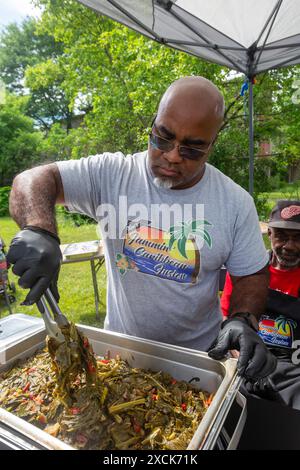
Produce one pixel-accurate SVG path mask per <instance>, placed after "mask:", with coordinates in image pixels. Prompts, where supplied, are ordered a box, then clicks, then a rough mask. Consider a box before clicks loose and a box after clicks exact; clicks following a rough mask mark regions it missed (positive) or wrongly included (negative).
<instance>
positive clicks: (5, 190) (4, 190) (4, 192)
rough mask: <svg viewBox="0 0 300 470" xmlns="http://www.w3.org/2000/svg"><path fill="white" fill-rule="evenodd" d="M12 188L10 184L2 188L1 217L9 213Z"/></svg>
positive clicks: (0, 197) (0, 199)
mask: <svg viewBox="0 0 300 470" xmlns="http://www.w3.org/2000/svg"><path fill="white" fill-rule="evenodd" d="M10 190H11V187H10V186H3V187H2V188H0V217H4V216H5V215H9V208H8V201H9V194H10Z"/></svg>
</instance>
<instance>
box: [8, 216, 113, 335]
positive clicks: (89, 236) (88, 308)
mask: <svg viewBox="0 0 300 470" xmlns="http://www.w3.org/2000/svg"><path fill="white" fill-rule="evenodd" d="M58 226H59V235H60V238H61V242H62V243H72V242H78V241H87V240H96V239H97V238H98V236H97V233H96V225H82V226H80V227H76V226H75V225H73V223H71V222H69V221H67V222H66V221H65V220H63V218H62V217H59V222H58ZM17 232H18V227H17V225H16V224H15V223H14V222H13V220H12V219H10V218H9V217H2V218H0V236H1V237H2V238H3V239H4V241H5V243H6V245H9V243H10V241H11V239H12V238H13V237H14V235H15V234H16V233H17ZM9 279H10V281H11V282H15V283H16V285H17V302H15V303H13V304H12V310H13V313H26V314H32V315H39V313H38V311H37V308H36V306H33V307H24V306H21V305H20V302H22V300H23V299H24V298H25V295H26V292H27V291H25V290H23V289H21V288H20V287H19V286H18V278H17V277H16V276H14V274H12V272H11V270H10V271H9ZM97 279H98V289H99V294H100V297H101V301H102V305H100V306H99V310H100V316H101V321H96V318H95V303H94V290H93V282H92V275H91V267H90V263H89V262H82V263H71V264H68V265H63V266H62V268H61V272H60V276H59V283H58V287H59V292H60V296H61V299H60V308H61V310H62V311H63V312H64V313H65V314H66V315H67V316H68V318H69V319H70V320H72V321H75V322H76V323H85V324H88V325H93V326H98V327H102V326H103V320H104V316H105V305H104V304H105V297H106V272H105V266H104V265H103V266H102V267H101V269H100V271H99V272H98V274H97ZM0 312H1V316H4V315H6V314H8V310H7V308H6V305H5V302H4V299H2V298H1V297H0Z"/></svg>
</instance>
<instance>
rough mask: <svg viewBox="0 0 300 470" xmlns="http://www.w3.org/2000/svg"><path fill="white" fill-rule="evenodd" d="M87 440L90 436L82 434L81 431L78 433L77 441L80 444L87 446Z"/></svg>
mask: <svg viewBox="0 0 300 470" xmlns="http://www.w3.org/2000/svg"><path fill="white" fill-rule="evenodd" d="M87 441H88V438H87V437H86V436H85V435H84V434H82V433H81V432H79V433H78V434H77V436H76V442H77V444H80V445H83V446H85V444H86V443H87Z"/></svg>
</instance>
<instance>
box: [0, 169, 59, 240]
mask: <svg viewBox="0 0 300 470" xmlns="http://www.w3.org/2000/svg"><path fill="white" fill-rule="evenodd" d="M63 203H64V190H63V185H62V181H61V177H60V173H59V170H58V167H57V165H56V164H55V163H51V164H49V165H44V166H39V167H36V168H33V169H31V170H27V171H24V172H23V173H20V174H19V175H18V176H16V178H15V179H14V182H13V186H12V191H11V195H10V204H9V208H10V214H11V216H12V218H13V219H14V220H15V221H16V222H17V224H18V225H19V227H21V228H24V227H25V226H27V225H31V226H36V227H40V228H42V229H45V230H48V231H49V232H52V233H57V227H56V220H55V211H54V207H55V204H63Z"/></svg>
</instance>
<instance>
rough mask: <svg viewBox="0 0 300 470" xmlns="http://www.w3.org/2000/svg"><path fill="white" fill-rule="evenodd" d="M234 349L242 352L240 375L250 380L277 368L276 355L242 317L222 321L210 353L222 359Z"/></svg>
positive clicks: (238, 364) (261, 376)
mask: <svg viewBox="0 0 300 470" xmlns="http://www.w3.org/2000/svg"><path fill="white" fill-rule="evenodd" d="M232 349H237V350H238V351H239V352H240V356H239V359H238V363H237V369H238V375H242V376H244V377H246V378H247V379H248V380H254V381H257V380H260V379H262V378H264V377H267V376H268V375H270V374H271V373H272V372H274V370H275V368H276V364H277V359H276V357H275V356H273V354H272V353H271V352H270V351H269V350H268V348H267V347H266V346H265V344H264V342H263V341H262V339H261V338H260V337H259V336H258V334H257V332H256V331H255V330H254V329H253V328H252V327H251V326H249V324H248V323H247V321H246V320H244V319H243V318H242V317H236V318H232V319H228V320H226V321H225V322H223V323H222V329H221V331H220V333H219V336H218V338H217V342H216V344H215V345H214V346H213V348H212V349H211V350H210V351H209V352H208V355H209V356H210V357H212V358H213V359H216V360H220V359H223V358H224V356H225V355H226V354H227V353H228V351H230V350H232Z"/></svg>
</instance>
